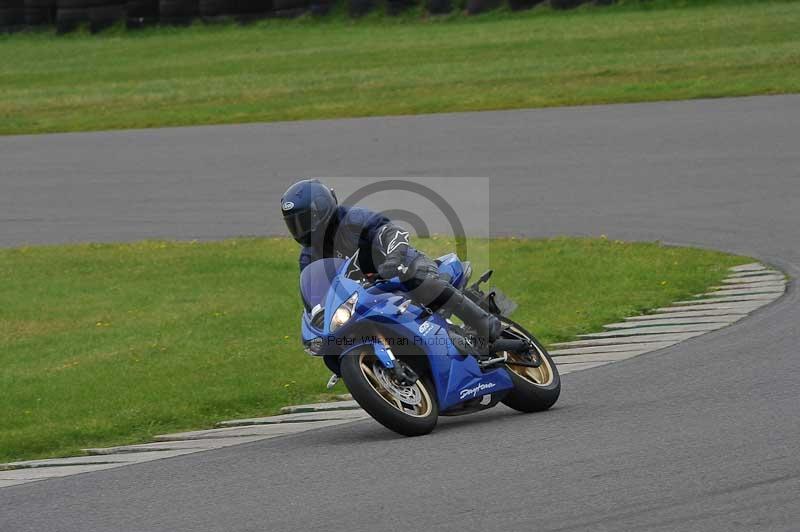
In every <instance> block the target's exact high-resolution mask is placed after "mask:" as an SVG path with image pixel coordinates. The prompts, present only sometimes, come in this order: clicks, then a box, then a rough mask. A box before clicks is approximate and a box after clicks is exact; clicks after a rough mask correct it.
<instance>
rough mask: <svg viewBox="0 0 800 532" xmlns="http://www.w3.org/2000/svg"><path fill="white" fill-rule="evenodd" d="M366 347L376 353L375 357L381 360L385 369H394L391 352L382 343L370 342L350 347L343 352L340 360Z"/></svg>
mask: <svg viewBox="0 0 800 532" xmlns="http://www.w3.org/2000/svg"><path fill="white" fill-rule="evenodd" d="M364 346H370V348H371V349H372V352H373V353H375V356H376V357H378V360H380V361H381V364H383V367H385V368H393V367H394V357H393V356H392V355H390V354H389V351H388V350H387V349H386V347H385V346H384V345H383V344H382V343H380V342H373V341H368V342H364V343H361V344H358V345H354V346H352V347H348V348H347V349H346V350H345V351H342V353H341V354H340V355H339V360H341V359H342V357H343V356H347V355H348V354H350V352H351V351H355V350H356V349H359V348H363V347H364Z"/></svg>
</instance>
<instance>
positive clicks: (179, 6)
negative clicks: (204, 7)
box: [158, 0, 197, 25]
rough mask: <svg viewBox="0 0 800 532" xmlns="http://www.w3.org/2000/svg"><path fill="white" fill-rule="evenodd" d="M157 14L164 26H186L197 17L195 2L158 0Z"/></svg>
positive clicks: (191, 0) (189, 0)
mask: <svg viewBox="0 0 800 532" xmlns="http://www.w3.org/2000/svg"><path fill="white" fill-rule="evenodd" d="M158 13H159V20H160V21H161V22H163V23H164V24H174V25H188V24H191V22H192V19H193V18H194V17H195V16H196V15H197V0H160V1H159V3H158Z"/></svg>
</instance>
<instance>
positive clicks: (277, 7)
mask: <svg viewBox="0 0 800 532" xmlns="http://www.w3.org/2000/svg"><path fill="white" fill-rule="evenodd" d="M336 1H337V0H0V31H14V30H19V29H22V28H24V27H26V26H43V25H52V24H55V25H56V28H57V29H58V31H59V32H67V31H72V30H74V29H76V28H77V27H79V26H81V25H86V26H88V27H89V28H90V29H91V30H92V31H98V30H102V29H103V28H106V27H108V26H111V25H113V24H116V23H117V22H120V21H126V22H127V26H128V27H129V28H137V27H142V26H147V25H152V24H157V23H160V24H172V25H188V24H191V22H192V21H193V20H194V19H196V18H201V19H203V20H207V21H211V20H217V19H228V18H230V17H235V18H236V19H238V20H240V21H247V20H253V19H258V18H262V17H268V16H271V17H283V18H289V17H296V16H299V15H302V14H304V13H309V12H310V13H312V14H314V15H326V14H328V13H329V12H330V11H331V10H332V9H333V8H334V5H335V2H336ZM417 1H418V0H386V1H385V6H386V14H387V15H390V16H391V15H398V14H400V13H402V12H404V11H406V10H408V9H410V8H412V7H414V6H415V5H416V4H417ZM544 1H545V0H507V3H508V7H509V8H510V9H511V10H512V11H519V10H523V9H530V8H532V7H534V6H536V5H539V4H541V3H542V2H544ZM589 1H592V3H594V4H595V5H608V4H612V3H614V1H615V0H549V4H550V6H552V7H553V8H554V9H571V8H574V7H577V6H579V5H581V4H584V3H587V2H589ZM505 2H506V0H424V2H423V3H422V5H423V6H424V10H425V11H426V12H427V13H429V14H431V15H441V14H447V13H451V12H453V11H454V10H458V11H461V10H464V11H465V12H466V13H467V14H469V15H477V14H479V13H485V12H487V11H491V10H493V9H496V8H498V7H500V5H501V4H503V3H505ZM383 5H384V2H383V1H381V0H347V4H346V6H347V10H348V12H349V14H350V15H351V16H353V17H360V16H363V15H365V14H367V13H369V12H370V11H372V10H374V9H377V8H379V6H383Z"/></svg>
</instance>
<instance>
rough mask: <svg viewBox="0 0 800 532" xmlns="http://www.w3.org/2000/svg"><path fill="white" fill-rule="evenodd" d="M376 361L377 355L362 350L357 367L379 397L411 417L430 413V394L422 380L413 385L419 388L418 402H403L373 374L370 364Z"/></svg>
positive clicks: (431, 407)
mask: <svg viewBox="0 0 800 532" xmlns="http://www.w3.org/2000/svg"><path fill="white" fill-rule="evenodd" d="M376 361H377V357H375V355H373V354H372V353H367V352H364V353H361V354H360V355H359V357H358V367H359V368H360V369H361V374H362V375H364V378H365V379H366V380H367V382H368V383H369V385H370V387H371V388H372V389H373V390H375V393H377V394H378V395H379V396H380V398H381V399H383V400H384V401H386V402H387V403H388V404H389V405H391V406H393V407H394V408H395V409H396V410H399V411H400V412H402V413H403V414H406V415H408V416H412V417H426V416H428V415H430V413H431V411H432V410H433V401H431V396H430V394H429V393H428V389H427V387H426V386H425V385H424V384H423V383H422V381H421V380H418V381H417V382H416V383H415V384H414V387H415V388H417V390H419V393H420V395H421V396H422V400H421V401H420V403H419V404H417V405H410V404H408V403H404V402H402V401H401V400H400V399H399V398H398V397H397V396H395V395H394V394H393V393H392V392H391V391H390V390H387V389H386V388H385V387H384V386H383V384H381V381H380V379H378V376H377V375H375V372H374V371H372V365H373V363H374V362H376Z"/></svg>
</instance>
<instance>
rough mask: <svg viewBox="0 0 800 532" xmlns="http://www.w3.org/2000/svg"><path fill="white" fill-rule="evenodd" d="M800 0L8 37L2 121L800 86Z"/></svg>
mask: <svg viewBox="0 0 800 532" xmlns="http://www.w3.org/2000/svg"><path fill="white" fill-rule="evenodd" d="M798 27H800V2H797V1H781V0H772V1H756V0H720V1H716V2H703V1H700V2H688V1H677V0H650V1H645V2H636V1H634V2H623V3H622V4H621V5H617V6H611V7H602V8H601V7H591V6H586V7H584V8H580V9H577V10H574V11H570V12H557V11H552V10H551V9H549V8H545V7H541V8H536V9H533V10H531V11H528V12H517V13H510V12H507V11H502V10H501V11H500V12H494V13H490V14H487V15H480V16H474V17H466V16H463V15H458V14H456V15H451V16H445V17H433V18H423V17H422V16H421V15H420V13H419V12H418V11H415V12H412V13H410V14H407V15H405V16H402V17H398V18H392V17H385V16H382V15H378V14H374V15H370V16H367V17H365V18H363V19H360V20H357V21H353V20H350V19H347V18H346V17H344V16H341V15H338V16H331V17H328V18H322V19H315V18H305V19H301V20H294V21H281V20H269V21H262V22H259V23H256V24H253V25H250V26H244V27H242V26H237V25H233V24H229V25H203V24H198V25H195V26H194V27H191V28H177V29H176V28H153V29H148V30H143V31H130V32H125V31H123V30H116V31H114V30H112V31H109V32H107V33H105V34H102V35H86V34H75V35H67V36H63V37H58V36H55V35H53V34H52V33H48V32H44V33H41V32H40V33H31V34H16V35H10V36H0V134H21V133H42V132H56V131H86V130H105V129H119V128H147V127H160V126H179V125H196V124H227V123H241V122H255V121H274V120H300V119H316V118H339V117H357V116H373V115H400V114H419V113H439V112H448V111H475V110H487V109H516V108H529V107H546V106H560V105H580V104H598V103H616V102H636V101H654V100H673V99H687V98H703V97H722V96H742V95H752V94H777V93H790V92H798V91H800V68H798V67H799V66H800V32H798V31H797V28H798Z"/></svg>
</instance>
